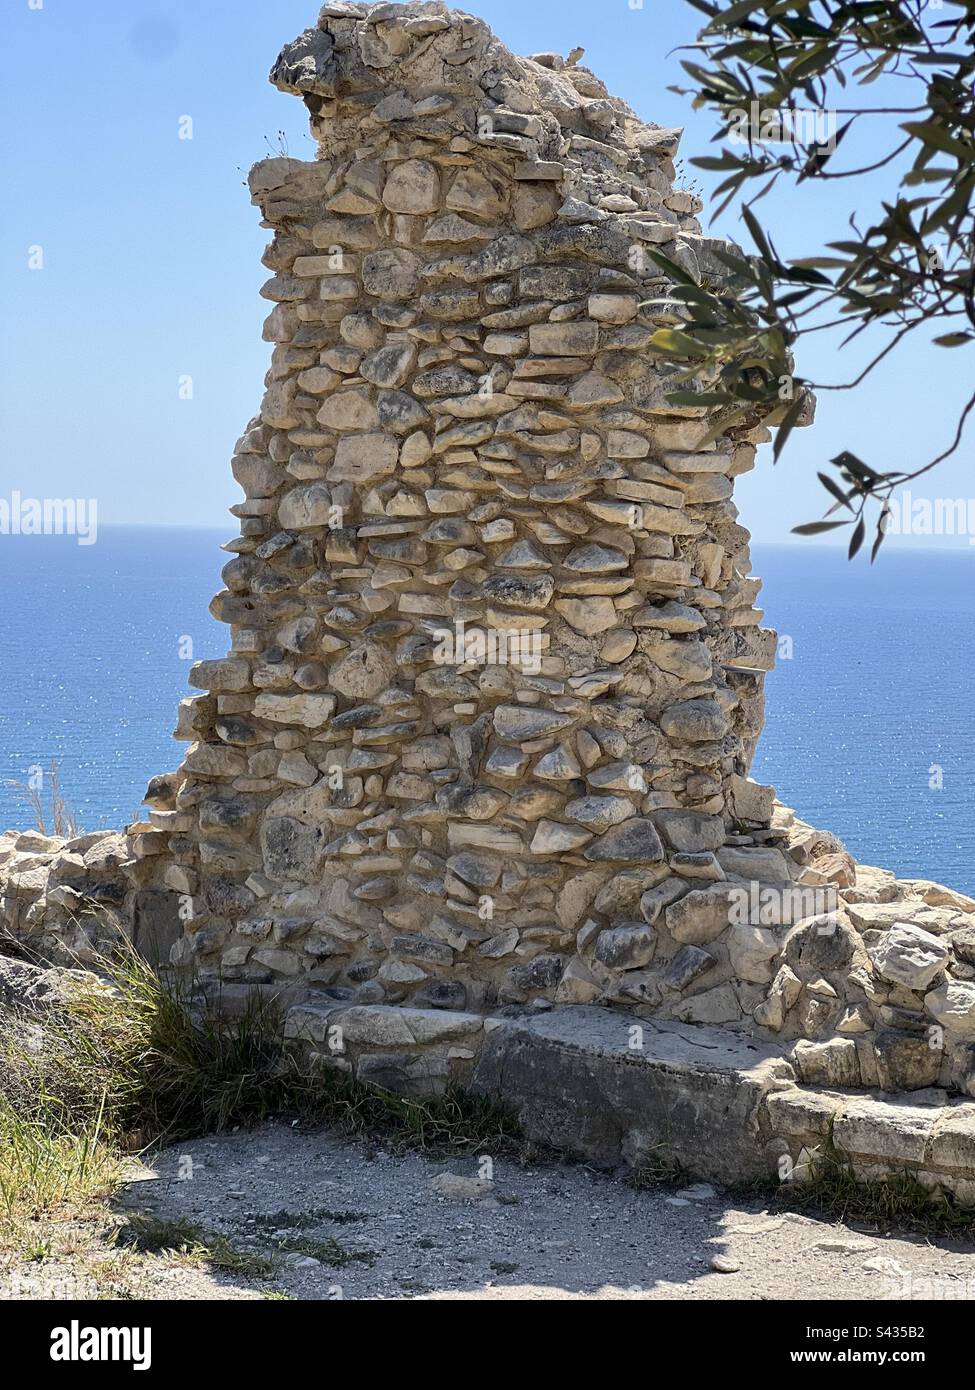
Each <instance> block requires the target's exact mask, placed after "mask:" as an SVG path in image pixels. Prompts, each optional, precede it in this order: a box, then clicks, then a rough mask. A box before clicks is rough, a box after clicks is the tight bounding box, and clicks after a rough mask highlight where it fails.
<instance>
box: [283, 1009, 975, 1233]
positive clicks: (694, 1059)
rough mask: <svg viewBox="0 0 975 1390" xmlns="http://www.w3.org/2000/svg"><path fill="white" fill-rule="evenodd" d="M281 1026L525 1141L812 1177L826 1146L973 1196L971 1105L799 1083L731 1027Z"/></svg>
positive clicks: (319, 1020) (775, 1057)
mask: <svg viewBox="0 0 975 1390" xmlns="http://www.w3.org/2000/svg"><path fill="white" fill-rule="evenodd" d="M285 1031H286V1035H287V1036H288V1038H289V1039H291V1040H292V1041H293V1042H296V1043H298V1044H301V1045H304V1046H305V1047H306V1048H307V1049H309V1054H308V1055H309V1060H314V1061H315V1062H317V1064H319V1065H325V1066H329V1067H332V1068H335V1069H338V1070H340V1071H341V1072H343V1073H344V1074H345V1075H347V1076H349V1077H355V1079H357V1080H359V1081H362V1082H367V1083H371V1084H375V1085H381V1086H383V1087H384V1088H386V1089H388V1090H391V1091H395V1092H397V1093H400V1094H404V1095H409V1096H414V1097H420V1096H436V1095H442V1094H443V1092H444V1090H445V1088H446V1086H447V1085H448V1084H449V1083H451V1082H453V1083H456V1084H459V1085H462V1086H464V1087H466V1088H467V1089H469V1090H471V1091H472V1092H474V1093H475V1094H478V1095H484V1096H490V1097H493V1098H495V1099H497V1100H498V1101H500V1103H501V1104H502V1105H503V1106H504V1107H505V1108H506V1109H508V1110H510V1111H511V1112H512V1113H513V1114H514V1115H515V1117H516V1118H517V1120H518V1122H519V1124H520V1126H521V1128H522V1130H523V1131H524V1133H525V1134H526V1135H527V1137H528V1138H529V1139H531V1140H533V1141H535V1142H538V1143H543V1144H546V1145H550V1146H552V1147H553V1148H557V1149H561V1150H563V1151H565V1152H566V1153H571V1154H574V1155H576V1156H577V1157H579V1158H583V1159H586V1160H587V1161H589V1162H592V1163H596V1164H599V1165H602V1166H606V1167H614V1168H615V1167H620V1168H625V1169H630V1170H639V1169H640V1168H642V1167H644V1166H647V1165H653V1166H658V1165H659V1166H662V1167H664V1168H667V1167H673V1166H679V1167H680V1168H681V1169H683V1170H684V1171H685V1172H686V1173H688V1174H690V1175H692V1176H693V1177H697V1178H704V1179H708V1180H710V1181H713V1182H720V1183H725V1184H729V1185H733V1184H737V1183H742V1182H754V1181H757V1180H761V1179H768V1180H776V1179H778V1180H790V1179H795V1180H806V1179H808V1178H809V1177H811V1176H813V1175H814V1173H815V1171H816V1166H817V1162H818V1161H820V1160H821V1159H822V1158H823V1156H824V1155H825V1154H826V1153H827V1152H829V1151H830V1149H831V1147H832V1148H833V1149H835V1150H836V1151H837V1153H838V1154H839V1155H840V1156H841V1157H844V1158H845V1159H847V1160H848V1161H849V1163H850V1165H851V1167H852V1169H853V1172H854V1174H855V1175H856V1176H857V1177H858V1178H861V1179H862V1180H865V1181H868V1180H882V1179H883V1178H884V1177H885V1176H887V1175H890V1174H897V1173H908V1174H911V1175H913V1176H915V1177H916V1178H917V1180H918V1181H919V1182H921V1183H922V1184H923V1185H925V1186H928V1187H931V1188H935V1187H941V1188H943V1189H944V1190H946V1191H950V1192H952V1193H954V1194H955V1196H956V1197H958V1198H959V1200H961V1201H963V1202H965V1203H970V1204H973V1205H975V1103H972V1102H970V1101H966V1100H964V1099H956V1100H952V1099H949V1098H948V1097H947V1095H946V1094H945V1092H943V1091H940V1090H934V1089H932V1090H927V1091H912V1092H908V1093H905V1094H903V1095H889V1094H886V1093H884V1092H864V1091H856V1092H850V1091H838V1090H827V1089H825V1088H816V1087H808V1086H800V1085H798V1084H797V1083H796V1076H795V1072H794V1070H793V1067H792V1065H791V1063H790V1062H789V1060H788V1057H787V1054H786V1050H785V1049H784V1048H782V1047H779V1046H777V1045H775V1044H772V1043H765V1042H759V1041H756V1040H755V1039H753V1038H749V1037H747V1036H745V1035H743V1034H739V1033H732V1032H730V1031H728V1030H727V1029H722V1028H714V1027H706V1026H702V1025H696V1024H685V1023H676V1022H671V1021H666V1020H654V1019H647V1018H640V1017H639V1016H637V1015H635V1014H630V1013H627V1012H625V1011H623V1010H617V1009H607V1008H601V1007H599V1006H596V1005H591V1006H590V1005H571V1006H567V1007H564V1008H555V1009H551V1010H546V1011H545V1012H536V1013H525V1014H523V1015H520V1016H514V1017H508V1016H504V1017H502V1016H488V1017H482V1016H480V1015H477V1014H470V1013H458V1012H454V1011H451V1010H447V1009H417V1008H400V1007H396V1006H390V1005H385V1004H377V1005H362V1004H357V1005H348V1004H341V1003H335V1002H331V1001H327V1000H322V1001H320V1002H307V1003H303V1004H300V1005H296V1006H294V1007H293V1008H292V1009H290V1010H289V1012H288V1015H287V1021H286V1029H285Z"/></svg>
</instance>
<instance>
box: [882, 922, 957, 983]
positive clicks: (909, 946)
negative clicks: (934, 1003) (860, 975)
mask: <svg viewBox="0 0 975 1390" xmlns="http://www.w3.org/2000/svg"><path fill="white" fill-rule="evenodd" d="M869 954H870V959H871V960H872V961H873V965H874V969H875V970H876V971H877V974H878V975H882V976H883V978H884V979H885V980H891V981H893V983H894V984H899V985H905V986H906V987H907V988H908V989H917V990H923V989H927V987H928V985H929V984H930V983H931V981H932V980H933V979H934V977H935V976H936V975H938V974H939V973H940V972H941V971H942V970H943V969H944V967H945V965H946V964H947V962H948V958H949V951H948V948H947V946H945V945H944V943H943V942H941V941H939V940H938V938H937V937H936V936H932V935H931V934H930V932H926V931H922V930H921V928H920V927H912V926H910V925H909V924H908V923H906V922H904V923H899V924H898V925H896V926H893V927H891V929H890V931H888V932H886V933H885V934H884V935H883V936H882V937H881V938H880V940H879V941H878V942H877V944H876V945H875V946H874V947H873V948H872V949H871V950H870V952H869Z"/></svg>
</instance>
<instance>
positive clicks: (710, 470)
mask: <svg viewBox="0 0 975 1390" xmlns="http://www.w3.org/2000/svg"><path fill="white" fill-rule="evenodd" d="M272 80H273V81H274V82H275V83H276V84H277V85H278V86H279V87H281V88H282V89H283V90H284V91H287V92H293V93H298V94H300V95H301V96H302V97H303V99H304V101H305V103H306V105H307V107H308V110H309V113H310V115H311V120H312V129H313V132H314V134H315V136H316V138H317V139H318V141H319V143H320V151H319V158H318V159H316V160H314V161H311V162H303V161H299V160H295V159H290V158H280V159H270V160H265V161H263V162H262V163H260V164H258V165H257V166H255V168H254V170H253V171H252V174H251V179H250V186H251V190H252V193H253V198H254V201H255V203H256V204H257V205H258V206H259V207H260V209H261V212H262V214H263V218H264V224H265V225H266V226H267V227H268V228H269V229H270V230H271V231H273V239H272V240H271V243H270V245H269V247H268V250H267V252H266V254H265V257H264V260H265V263H266V265H267V266H268V268H269V270H270V271H271V272H272V275H271V278H270V279H269V280H268V282H267V284H266V285H265V287H264V290H263V293H264V295H265V297H266V298H267V299H269V300H270V301H272V303H273V306H274V307H273V308H272V310H271V313H270V315H269V317H268V319H267V323H266V327H265V337H266V338H267V339H268V341H269V342H270V343H272V344H273V351H272V357H271V367H270V371H269V372H268V376H267V380H266V386H267V389H266V392H265V395H264V399H263V402H262V405H261V411H260V415H259V416H258V417H256V418H255V419H254V420H252V421H251V422H250V424H249V426H248V428H247V430H246V432H245V434H244V436H243V438H242V439H241V440H240V441H239V443H238V446H237V450H236V453H235V455H234V458H233V465H232V466H233V471H234V476H235V478H236V479H237V481H238V482H239V484H240V485H241V488H242V489H243V492H244V500H243V501H242V502H240V503H239V504H238V505H237V506H236V507H234V509H233V510H234V512H235V513H236V515H237V516H238V517H239V519H240V535H239V537H238V538H237V539H235V540H233V541H231V542H230V543H229V544H228V546H227V547H226V548H227V549H228V550H229V551H230V552H231V554H232V558H231V559H230V560H229V563H228V564H227V565H226V567H225V569H224V571H223V579H224V584H225V588H224V589H223V590H222V592H221V593H219V594H218V595H217V597H216V599H215V600H214V604H213V612H214V613H215V615H216V616H217V617H218V618H221V619H222V620H223V621H224V622H226V623H227V624H228V625H229V627H230V630H231V634H232V642H231V650H230V654H229V655H228V656H227V657H226V658H225V659H223V660H219V661H207V662H201V663H199V664H198V665H197V666H196V667H194V669H193V672H192V675H191V683H192V684H193V685H194V686H195V687H196V688H197V689H198V690H199V691H201V692H202V693H200V694H198V695H196V696H195V697H193V698H191V699H188V700H185V701H184V702H183V704H182V706H181V709H180V715H179V727H178V730H177V737H179V738H182V739H185V740H188V741H189V742H190V747H189V749H188V750H187V752H186V756H185V757H184V759H183V762H182V765H181V767H180V768H179V769H178V771H177V772H176V773H174V774H167V775H164V776H161V777H159V778H156V779H155V780H154V782H153V783H152V784H151V785H150V788H149V795H148V797H147V801H148V804H149V806H150V812H149V816H148V818H147V820H146V821H145V823H143V824H139V825H135V826H130V827H129V828H128V832H127V834H126V836H125V837H122V836H114V837H105V836H95V837H81V838H80V839H78V840H76V841H71V842H68V843H67V844H65V843H62V842H53V841H47V840H45V839H44V837H38V836H30V835H28V836H17V835H16V834H11V835H10V836H7V837H3V838H2V839H0V922H2V924H3V925H4V926H5V927H6V929H7V930H8V931H10V932H11V933H12V934H13V935H15V936H17V937H18V938H19V939H22V940H27V941H29V942H30V943H32V945H33V946H34V947H35V948H36V949H38V950H39V951H41V952H42V953H47V954H49V955H50V954H57V952H58V951H62V952H63V953H65V954H68V955H74V956H77V955H78V954H80V955H81V956H82V958H84V955H85V951H86V950H88V949H89V947H93V937H92V932H93V930H94V928H93V927H92V923H93V922H97V920H98V911H100V910H101V909H102V908H104V907H105V906H106V905H107V906H109V907H111V908H112V909H113V910H115V911H117V912H118V915H119V917H120V919H121V920H122V921H123V922H124V923H128V924H129V926H130V927H131V930H132V931H133V934H134V936H135V939H136V942H137V943H138V944H139V945H140V947H142V948H144V949H145V948H146V947H147V943H155V945H154V949H156V948H158V947H159V945H160V943H162V945H163V946H165V953H166V954H170V952H169V946H170V944H171V945H172V950H171V957H172V959H173V961H174V962H176V963H177V964H179V965H186V966H192V967H193V969H194V970H195V971H196V972H197V973H198V975H199V976H200V977H201V978H202V979H203V980H204V981H211V982H217V981H219V982H221V985H222V987H223V989H224V990H225V991H227V993H228V994H232V993H233V992H234V991H235V990H236V991H238V992H239V993H241V994H243V993H246V992H247V991H248V990H250V989H254V988H257V989H267V990H270V991H272V992H280V991H281V990H282V989H283V990H286V991H287V992H288V994H289V995H290V996H291V998H292V1000H293V1002H294V1003H295V1006H296V1007H298V1006H299V1005H300V1004H301V1002H302V1001H305V1003H306V1004H307V1005H308V1007H310V1008H311V1009H312V1013H313V1014H314V1016H315V1017H316V1018H319V1013H320V1010H321V1009H322V1008H325V1009H326V1010H327V1009H328V1008H329V1007H331V1006H333V1005H334V1006H335V1007H344V1008H346V1009H347V1008H348V1006H350V1005H351V1006H358V1005H375V1004H393V1005H403V1004H409V1005H412V1006H414V1008H413V1009H412V1011H411V1016H413V1017H415V1016H416V1013H417V1010H418V1009H423V1008H428V1009H429V1008H434V1009H438V1010H448V1011H458V1010H467V1011H470V1012H471V1013H472V1014H477V1015H484V1014H487V1013H490V1012H492V1011H495V1010H497V1009H498V1008H503V1007H504V1006H506V1005H515V1006H517V1005H525V1004H529V1005H532V1006H534V1007H535V1008H536V1009H539V1008H544V1007H545V1006H546V1005H549V1004H553V1003H569V1004H578V1003H593V1002H606V1003H610V1004H615V1005H619V1006H624V1007H626V1008H627V1009H630V1010H634V1011H636V1012H637V1013H638V1014H643V1015H654V1016H656V1017H660V1018H675V1019H678V1020H680V1021H684V1022H691V1023H703V1024H719V1025H721V1026H723V1027H727V1028H732V1029H738V1030H743V1031H747V1032H749V1033H752V1034H755V1035H757V1036H759V1037H763V1038H766V1039H772V1040H784V1041H787V1042H792V1041H793V1040H798V1042H797V1043H796V1046H795V1048H794V1050H793V1060H794V1062H795V1065H796V1069H797V1071H798V1072H799V1074H800V1076H801V1077H802V1079H804V1080H805V1081H807V1082H812V1083H826V1084H833V1085H841V1086H859V1085H862V1086H867V1087H871V1086H881V1087H883V1088H884V1089H887V1090H898V1089H902V1088H918V1087H925V1086H930V1085H933V1084H935V1083H938V1084H941V1085H950V1086H954V1087H957V1088H958V1089H961V1090H965V1091H967V1092H968V1093H969V1094H975V945H973V943H975V902H973V901H972V900H971V899H967V898H964V897H963V896H962V895H960V894H956V893H953V892H952V891H951V890H950V889H945V888H942V887H940V886H939V885H936V884H931V883H921V882H903V881H898V880H896V879H895V877H894V875H893V874H891V873H888V872H886V871H884V870H879V869H872V868H865V867H864V866H858V865H855V864H854V863H853V861H852V859H851V858H850V856H849V855H848V854H846V853H845V851H844V849H843V846H842V845H840V844H839V842H838V841H837V840H836V839H835V837H833V836H831V835H829V834H828V833H824V832H819V831H816V830H814V829H813V828H812V827H810V826H808V825H805V824H804V823H803V822H801V821H797V820H796V819H795V817H794V815H793V814H792V813H791V812H789V811H788V810H786V809H785V808H782V807H779V806H775V807H774V808H773V793H772V789H771V788H766V787H760V786H757V785H756V784H755V783H753V782H751V781H749V780H748V777H747V773H748V768H749V764H750V761H751V756H752V753H753V750H754V746H755V741H756V739H757V737H758V735H759V732H760V730H761V723H762V681H763V676H764V672H765V671H767V670H768V669H769V667H770V665H771V659H772V654H773V649H774V634H773V633H771V632H769V631H767V630H764V629H762V628H761V627H760V626H759V622H760V617H761V615H760V613H759V612H758V611H757V610H756V608H755V607H754V602H755V599H756V595H757V591H758V587H759V584H758V581H757V580H756V579H754V578H753V577H751V575H750V573H749V571H750V562H749V555H748V533H747V532H746V531H745V530H744V529H743V528H742V527H741V526H740V525H739V524H738V516H737V511H736V509H735V507H734V504H733V502H732V500H731V498H732V488H733V479H734V477H735V476H737V475H738V474H740V473H742V472H744V471H745V470H746V469H748V468H750V467H751V466H752V463H753V460H754V453H755V445H756V443H758V442H760V440H761V439H762V438H763V437H764V435H763V434H762V433H761V432H760V431H757V430H751V431H749V430H747V429H744V428H742V427H741V426H738V427H735V428H729V429H727V430H725V431H724V432H722V430H721V427H720V425H721V422H720V419H715V418H713V417H712V416H711V415H709V412H708V409H707V408H706V407H702V406H693V405H692V406H683V407H675V406H673V405H671V404H669V403H668V401H667V395H668V393H670V392H672V391H673V389H674V388H675V386H676V385H677V384H678V377H679V368H678V367H675V366H674V365H673V364H672V362H671V361H668V359H667V358H666V357H664V356H662V355H660V354H659V353H658V352H655V351H654V348H653V345H652V343H651V340H652V338H653V335H654V333H655V332H656V331H657V330H658V329H660V328H665V327H668V326H670V325H673V324H675V323H679V322H680V316H681V307H680V305H679V304H678V303H676V302H675V300H674V299H673V298H672V295H671V290H672V281H671V280H670V279H669V277H668V275H667V274H665V273H664V272H663V271H662V270H661V269H660V268H658V266H657V265H656V264H655V263H654V261H653V260H652V258H651V255H650V252H651V251H652V250H653V249H654V248H659V249H660V250H661V251H662V252H663V254H664V255H665V256H666V257H667V258H668V259H669V260H670V261H671V262H673V263H676V264H677V265H679V266H681V267H682V268H683V269H684V270H685V271H687V272H689V273H690V274H692V275H693V276H694V277H695V278H699V277H703V276H706V277H707V278H708V279H709V281H711V282H712V283H713V282H714V281H715V280H717V279H719V278H720V276H721V275H722V263H721V261H720V257H718V256H716V255H715V248H716V246H720V243H715V242H713V241H710V240H709V239H708V238H707V237H705V236H703V235H702V233H701V229H700V226H699V224H698V222H697V220H696V212H697V211H698V209H699V204H698V200H697V199H696V198H695V197H694V196H693V195H692V194H691V193H689V192H688V191H686V190H684V189H680V188H675V187H674V165H673V161H672V157H673V155H674V153H675V150H676V146H677V140H678V132H675V131H669V130H663V129H661V128H659V127H656V126H652V125H646V124H644V123H643V122H641V121H639V120H638V119H637V118H636V117H635V116H634V115H633V113H632V112H631V111H630V110H629V108H628V107H627V106H626V105H625V104H624V103H623V102H622V101H620V100H618V99H616V98H613V97H611V96H609V95H608V94H607V92H606V89H605V88H604V86H603V85H602V83H601V82H600V81H599V80H598V79H597V78H596V77H594V76H593V75H592V73H590V72H589V71H588V70H586V69H585V68H583V67H580V66H573V65H572V64H570V63H568V62H566V61H565V60H563V59H562V58H559V57H556V56H554V55H541V54H540V55H536V57H535V58H534V59H522V58H516V57H514V56H513V55H512V54H510V53H509V52H508V51H507V49H505V48H504V47H503V45H501V44H500V43H499V42H498V40H497V39H495V38H494V37H493V35H492V34H491V33H490V31H489V30H488V29H487V27H486V26H485V25H484V24H483V23H482V22H481V21H480V20H477V19H473V18H471V17H469V16H467V15H462V14H458V13H457V12H454V11H448V10H446V9H443V8H442V7H440V6H437V5H408V6H398V5H383V6H373V7H371V8H370V9H366V7H363V6H355V5H336V6H326V8H325V9H324V10H323V11H322V14H321V18H320V20H319V24H318V27H317V28H315V29H311V30H309V31H308V32H307V33H305V34H304V35H302V36H301V37H300V38H299V39H298V40H297V41H296V42H295V43H293V44H291V45H289V46H288V47H287V48H286V49H285V50H284V52H283V53H282V55H281V56H280V58H279V59H278V61H277V63H276V64H275V67H274V69H273V72H272ZM817 893H822V895H823V896H822V898H821V899H820V898H816V897H815V895H816V894H817ZM811 895H812V896H811ZM93 907H94V911H93V910H92V908H93ZM86 914H87V915H86ZM96 937H97V933H96ZM316 1010H318V1011H319V1012H316ZM386 1012H388V1011H380V1014H381V1015H382V1019H385V1016H386ZM382 1019H381V1021H382ZM400 1022H401V1025H402V1027H405V1024H402V1016H401V1019H400ZM448 1022H449V1021H448V1020H442V1023H443V1027H442V1028H440V1029H439V1031H438V1033H437V1035H438V1036H440V1035H441V1034H442V1035H443V1036H453V1035H452V1034H451V1033H450V1028H449V1027H448ZM316 1026H317V1025H316ZM371 1026H372V1025H370V1027H371ZM383 1026H384V1027H385V1026H386V1024H385V1023H384V1024H383ZM480 1026H481V1025H480V1023H479V1022H478V1020H477V1019H474V1021H473V1022H471V1021H470V1020H468V1022H467V1023H465V1025H464V1029H466V1030H467V1031H468V1032H469V1031H470V1030H471V1029H475V1028H479V1027H480ZM464 1029H461V1033H462V1034H464V1036H466V1033H464ZM434 1031H437V1030H434ZM407 1032H409V1029H407ZM372 1041H375V1040H374V1039H373V1040H372ZM417 1045H418V1046H419V1044H417Z"/></svg>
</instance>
